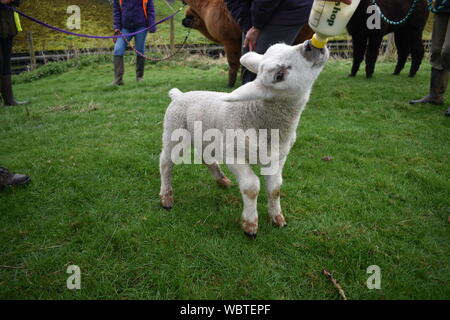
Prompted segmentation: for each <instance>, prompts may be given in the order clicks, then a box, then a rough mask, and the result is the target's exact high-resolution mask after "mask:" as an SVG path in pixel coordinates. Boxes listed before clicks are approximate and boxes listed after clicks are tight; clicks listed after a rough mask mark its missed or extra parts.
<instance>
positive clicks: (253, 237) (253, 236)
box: [244, 232, 256, 239]
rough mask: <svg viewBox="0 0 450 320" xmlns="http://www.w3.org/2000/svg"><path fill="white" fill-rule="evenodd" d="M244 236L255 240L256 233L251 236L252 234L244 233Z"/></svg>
mask: <svg viewBox="0 0 450 320" xmlns="http://www.w3.org/2000/svg"><path fill="white" fill-rule="evenodd" d="M244 234H245V235H246V236H247V237H248V238H250V239H256V233H254V234H252V233H247V232H244Z"/></svg>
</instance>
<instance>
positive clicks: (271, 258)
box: [0, 57, 450, 299]
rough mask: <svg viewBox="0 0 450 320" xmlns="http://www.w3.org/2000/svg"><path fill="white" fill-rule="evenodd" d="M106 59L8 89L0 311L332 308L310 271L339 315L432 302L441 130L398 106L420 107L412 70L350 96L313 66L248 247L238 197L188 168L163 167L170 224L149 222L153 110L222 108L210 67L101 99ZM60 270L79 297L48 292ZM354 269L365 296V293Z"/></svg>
mask: <svg viewBox="0 0 450 320" xmlns="http://www.w3.org/2000/svg"><path fill="white" fill-rule="evenodd" d="M110 59H111V58H110V57H96V58H92V57H91V58H83V59H82V60H78V61H72V62H70V63H59V64H50V65H46V66H44V67H42V68H41V69H38V70H37V71H34V72H33V73H29V74H23V75H21V76H19V77H17V78H16V79H15V80H16V85H15V91H16V95H17V97H18V98H19V99H23V98H28V99H31V100H32V104H30V105H29V106H28V113H27V109H25V108H23V107H15V108H0V133H1V143H0V165H1V166H6V167H8V168H10V169H12V170H14V171H16V172H22V173H27V174H29V175H30V176H31V177H32V179H33V181H32V182H31V184H30V185H29V186H27V187H24V188H15V189H13V188H9V189H7V190H6V191H4V192H1V193H0V213H1V214H0V298H3V299H18V298H21V299H23V298H25V299H35V298H42V299H62V298H63V299H87V298H98V299H106V298H112V299H339V295H338V293H337V291H336V290H335V289H334V288H333V286H332V285H331V283H330V282H329V281H328V280H327V279H326V278H325V277H324V276H323V275H322V273H321V272H322V269H324V268H326V269H329V270H330V271H331V272H332V273H333V275H334V277H335V278H336V279H337V280H338V281H339V282H340V283H341V285H342V287H343V288H344V290H345V293H346V295H347V296H348V298H349V299H450V268H449V266H450V264H449V263H450V259H449V258H450V256H449V253H450V241H449V240H450V232H449V231H450V224H449V222H448V221H447V220H448V216H449V213H450V212H449V207H450V203H449V199H450V197H449V196H450V195H449V192H450V182H449V181H450V179H449V178H450V171H449V165H450V161H449V160H450V159H449V157H450V150H449V147H450V143H449V134H450V122H449V119H448V118H445V117H444V116H443V111H444V109H445V108H444V106H428V105H427V106H412V105H409V104H408V103H407V101H408V99H411V98H416V97H420V96H422V95H423V94H425V93H426V92H427V88H428V81H429V72H428V66H427V65H426V63H424V66H423V67H422V69H421V71H420V72H419V74H418V75H417V77H416V78H414V79H410V78H408V77H407V75H406V74H407V73H406V72H404V74H402V75H400V76H397V77H395V76H392V75H391V73H392V71H393V69H394V65H393V64H392V63H388V62H386V63H379V64H378V65H377V70H376V74H375V77H374V78H373V79H372V80H366V79H365V78H364V77H363V76H362V75H360V76H358V77H356V78H348V77H347V74H348V72H349V69H350V62H349V61H345V60H344V61H342V60H341V61H330V62H329V64H328V65H327V66H326V68H325V71H324V72H323V73H322V75H321V76H320V79H319V80H318V81H317V83H316V86H315V88H314V91H313V94H312V97H311V100H310V103H309V105H308V108H307V110H306V111H305V113H304V115H303V117H302V122H301V124H300V127H299V130H298V140H297V143H296V144H295V146H294V147H293V150H292V151H291V154H290V155H289V158H288V161H287V164H286V167H285V172H284V185H283V188H282V206H283V211H284V213H285V216H286V218H287V221H288V224H289V226H288V227H287V228H285V229H277V228H275V227H273V226H272V225H271V224H270V223H269V222H268V219H267V215H268V214H267V206H266V199H267V198H266V195H265V194H264V193H262V194H261V196H260V198H259V213H260V230H259V234H258V238H257V239H256V240H249V239H248V238H246V237H245V236H244V234H243V232H242V231H241V229H240V227H239V223H238V222H239V219H240V215H241V209H242V204H241V199H240V195H239V190H238V187H237V186H236V184H234V186H233V187H232V188H231V189H229V190H225V191H224V190H221V189H219V188H216V185H215V183H214V181H212V179H211V177H210V176H209V173H208V172H207V170H206V169H205V168H204V167H202V166H199V165H192V166H189V165H184V166H178V167H176V170H175V176H174V188H175V201H176V203H175V207H174V208H173V209H172V210H171V211H165V210H163V209H161V208H160V206H159V197H158V192H159V172H158V156H159V152H160V149H161V138H160V137H161V131H162V119H163V115H164V111H165V108H166V106H167V104H168V102H169V98H168V97H167V92H168V90H169V89H170V88H172V87H178V88H180V89H181V90H183V91H188V90H195V89H204V90H220V91H225V90H226V88H225V84H226V77H227V76H226V65H225V64H224V61H223V60H216V61H212V60H207V59H204V58H200V57H191V58H182V59H180V60H179V61H172V62H166V63H162V64H157V65H147V67H146V80H145V81H144V82H143V83H136V82H135V81H134V66H133V65H132V58H131V57H130V58H129V61H128V63H127V65H126V71H127V75H126V79H125V80H126V85H125V86H123V87H112V86H109V85H108V84H109V83H110V82H111V80H112V66H111V62H110ZM448 100H449V99H448ZM324 156H331V157H332V161H323V160H322V158H323V157H324ZM261 189H262V190H263V187H262V188H261ZM69 265H78V266H79V267H80V268H81V272H82V277H81V286H82V288H81V290H68V289H67V288H66V279H67V277H68V276H69V274H67V273H66V269H67V267H68V266H69ZM370 265H378V266H379V267H380V268H381V272H382V282H381V290H369V289H368V288H367V287H366V285H365V282H366V280H367V278H368V277H369V275H368V274H367V273H366V269H367V267H368V266H370Z"/></svg>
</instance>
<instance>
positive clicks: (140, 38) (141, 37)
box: [134, 28, 147, 81]
mask: <svg viewBox="0 0 450 320" xmlns="http://www.w3.org/2000/svg"><path fill="white" fill-rule="evenodd" d="M142 29H145V28H141V29H139V30H142ZM139 30H137V31H139ZM134 39H135V42H136V50H137V51H139V52H140V53H142V54H145V40H146V39H147V31H144V32H141V33H138V34H137V35H136V36H135V37H134ZM144 68H145V58H144V57H143V56H141V55H139V54H136V80H137V81H142V80H144Z"/></svg>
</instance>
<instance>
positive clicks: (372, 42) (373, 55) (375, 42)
mask: <svg viewBox="0 0 450 320" xmlns="http://www.w3.org/2000/svg"><path fill="white" fill-rule="evenodd" d="M382 40H383V35H382V34H381V33H378V32H377V33H375V34H372V35H371V36H370V37H369V42H368V44H367V52H366V77H367V78H372V76H373V72H374V71H375V63H376V62H377V59H378V53H379V50H380V45H381V41H382Z"/></svg>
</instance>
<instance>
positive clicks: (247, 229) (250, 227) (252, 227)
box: [242, 220, 258, 239]
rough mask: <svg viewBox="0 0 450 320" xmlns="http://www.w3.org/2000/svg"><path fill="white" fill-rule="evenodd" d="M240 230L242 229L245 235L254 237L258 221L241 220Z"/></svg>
mask: <svg viewBox="0 0 450 320" xmlns="http://www.w3.org/2000/svg"><path fill="white" fill-rule="evenodd" d="M242 230H244V233H245V235H246V236H247V237H249V238H251V239H255V238H256V232H257V231H258V223H253V222H249V221H246V220H244V221H243V222H242Z"/></svg>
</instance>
